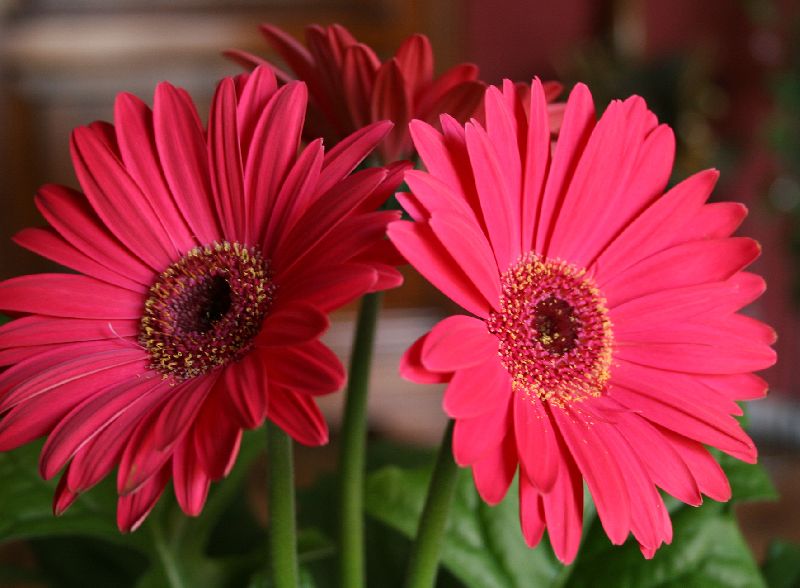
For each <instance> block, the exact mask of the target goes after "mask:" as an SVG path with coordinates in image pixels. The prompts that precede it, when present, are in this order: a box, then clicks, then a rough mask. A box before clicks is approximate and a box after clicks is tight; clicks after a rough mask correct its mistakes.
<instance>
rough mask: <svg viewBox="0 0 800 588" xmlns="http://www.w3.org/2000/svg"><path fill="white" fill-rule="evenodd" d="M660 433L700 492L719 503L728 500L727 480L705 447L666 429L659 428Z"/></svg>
mask: <svg viewBox="0 0 800 588" xmlns="http://www.w3.org/2000/svg"><path fill="white" fill-rule="evenodd" d="M660 431H661V433H662V434H663V435H664V437H666V438H667V439H668V440H669V442H670V444H671V445H672V448H673V449H675V450H676V451H677V452H678V454H680V456H681V459H682V460H683V461H684V463H685V464H686V466H687V467H688V468H689V470H690V471H691V472H692V476H694V479H695V481H696V483H697V487H698V488H699V489H700V492H702V493H703V494H705V495H706V496H708V497H709V498H712V499H714V500H717V501H719V502H727V501H728V500H730V498H731V485H730V483H729V482H728V478H727V477H726V476H725V472H723V471H722V468H721V467H720V465H719V464H718V463H717V461H716V460H715V459H714V457H713V456H712V455H711V454H710V453H709V452H708V451H707V450H706V449H705V447H703V446H702V445H701V444H700V443H697V442H696V441H692V440H691V439H687V438H686V437H684V436H683V435H679V434H678V433H675V432H673V431H670V430H668V429H663V428H660Z"/></svg>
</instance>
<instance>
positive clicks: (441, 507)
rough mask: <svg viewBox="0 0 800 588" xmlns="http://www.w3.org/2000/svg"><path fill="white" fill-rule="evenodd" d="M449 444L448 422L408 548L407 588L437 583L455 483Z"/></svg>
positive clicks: (454, 465) (449, 427) (455, 475)
mask: <svg viewBox="0 0 800 588" xmlns="http://www.w3.org/2000/svg"><path fill="white" fill-rule="evenodd" d="M452 443H453V421H452V420H451V421H450V422H449V423H448V424H447V429H446V430H445V433H444V438H443V439H442V445H441V446H440V447H439V454H438V456H437V457H436V465H435V466H434V469H433V475H432V476H431V481H430V485H429V486H428V497H427V498H426V500H425V508H424V509H423V510H422V516H421V517H420V520H419V526H418V527H417V538H416V539H415V540H414V545H412V547H411V559H410V560H409V564H408V575H407V576H406V588H430V587H431V586H433V583H434V582H435V581H436V572H437V570H438V568H439V554H440V552H441V547H442V538H443V537H444V531H445V529H446V527H447V518H448V515H449V514H450V504H451V503H452V502H453V495H454V494H455V489H456V481H457V480H458V466H457V465H456V463H455V461H453V451H452V448H451V446H452Z"/></svg>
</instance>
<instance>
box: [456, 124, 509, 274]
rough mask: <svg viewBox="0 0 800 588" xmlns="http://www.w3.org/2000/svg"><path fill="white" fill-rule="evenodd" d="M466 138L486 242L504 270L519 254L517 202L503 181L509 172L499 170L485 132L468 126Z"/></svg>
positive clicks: (496, 159) (498, 163) (499, 162)
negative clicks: (486, 232) (484, 225)
mask: <svg viewBox="0 0 800 588" xmlns="http://www.w3.org/2000/svg"><path fill="white" fill-rule="evenodd" d="M465 136H466V141H467V151H468V152H469V156H470V160H471V162H472V171H473V173H474V174H475V186H476V187H477V189H478V197H479V198H480V203H481V210H482V212H483V218H484V220H485V221H486V228H487V231H488V236H489V241H490V242H491V244H492V250H493V251H494V255H495V258H496V259H497V267H499V268H503V270H502V271H505V268H507V267H508V266H509V265H510V264H511V262H512V261H514V260H515V259H516V258H517V257H519V254H520V252H521V249H520V243H521V240H520V230H521V227H520V222H519V212H518V211H517V210H516V208H515V206H517V205H518V202H519V201H518V198H517V197H516V194H512V193H510V192H509V187H508V186H506V181H505V180H504V178H505V177H506V174H507V173H508V171H507V170H504V169H503V168H502V167H501V161H500V160H499V159H498V156H497V152H496V150H495V146H494V145H493V144H492V143H491V141H490V139H489V136H488V135H487V134H486V131H484V130H483V129H482V128H480V127H479V126H477V125H476V124H472V123H469V124H467V126H466V135H465Z"/></svg>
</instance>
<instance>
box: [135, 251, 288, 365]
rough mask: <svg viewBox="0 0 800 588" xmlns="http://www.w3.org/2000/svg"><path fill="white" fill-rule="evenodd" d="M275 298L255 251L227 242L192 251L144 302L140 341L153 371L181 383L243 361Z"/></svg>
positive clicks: (169, 270) (263, 263)
mask: <svg viewBox="0 0 800 588" xmlns="http://www.w3.org/2000/svg"><path fill="white" fill-rule="evenodd" d="M274 293H275V285H274V284H273V283H272V282H271V280H270V273H269V268H268V263H267V262H266V261H265V260H264V258H263V257H262V256H261V254H260V253H259V252H258V251H257V250H256V249H254V248H251V247H246V246H244V245H241V244H239V243H229V242H223V243H214V244H213V245H208V246H206V247H198V248H195V249H193V250H191V251H190V252H189V253H187V254H186V255H185V256H184V257H183V258H182V259H180V260H179V261H177V262H176V263H174V264H172V265H171V266H169V267H168V268H167V269H166V270H165V271H164V272H163V273H162V274H161V275H160V276H159V277H158V279H157V280H156V282H155V283H154V284H153V285H152V286H151V288H150V292H149V296H148V298H147V300H146V302H145V310H144V314H143V316H142V321H141V328H140V332H139V342H140V343H141V344H142V346H143V347H144V348H145V349H147V351H148V352H149V353H150V358H151V364H150V367H151V368H152V369H154V370H156V371H159V372H161V373H162V374H163V375H164V376H165V377H173V378H175V379H177V380H179V381H180V380H185V379H187V378H192V377H195V376H199V375H201V374H204V373H207V372H209V371H211V370H212V369H214V368H216V367H219V366H223V365H225V364H227V363H229V362H231V361H236V360H237V359H240V358H241V357H242V356H243V355H244V354H246V353H247V352H248V351H249V350H250V348H251V347H252V344H253V339H254V338H255V336H256V335H257V334H258V333H259V331H260V330H261V323H262V322H263V320H264V317H265V316H266V315H267V313H268V311H269V308H270V306H271V305H272V298H273V295H274Z"/></svg>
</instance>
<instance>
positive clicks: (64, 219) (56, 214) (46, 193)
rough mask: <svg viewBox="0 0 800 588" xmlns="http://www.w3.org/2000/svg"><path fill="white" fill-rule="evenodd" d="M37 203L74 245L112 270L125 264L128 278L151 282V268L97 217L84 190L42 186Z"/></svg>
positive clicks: (123, 266)
mask: <svg viewBox="0 0 800 588" xmlns="http://www.w3.org/2000/svg"><path fill="white" fill-rule="evenodd" d="M36 207H37V208H38V209H39V212H41V213H42V216H44V218H45V219H46V220H47V222H49V223H50V224H51V225H52V226H53V227H54V228H55V229H56V230H57V231H58V232H59V233H60V234H61V236H62V237H64V238H65V239H66V240H67V241H69V243H70V245H72V246H73V247H75V249H77V250H79V251H81V252H82V253H83V254H84V255H86V257H89V258H91V259H94V260H95V261H97V262H98V263H100V264H102V265H104V266H105V267H106V268H108V269H110V270H112V271H119V269H120V268H124V273H125V276H126V277H127V278H130V279H131V280H134V281H135V282H137V283H139V284H142V285H145V286H150V284H151V283H152V282H153V280H154V279H155V274H154V272H153V269H152V268H149V267H147V265H145V264H144V263H143V262H142V260H141V259H139V258H138V257H136V256H135V255H134V254H132V253H131V252H130V251H129V250H128V249H126V248H125V247H124V246H123V245H122V244H121V243H120V242H119V241H118V240H117V239H116V237H114V236H113V235H112V234H111V233H110V232H109V230H108V228H107V227H105V226H104V225H103V223H102V221H100V219H99V218H97V215H96V214H95V213H94V211H93V210H92V209H91V207H90V206H89V203H88V202H87V201H86V198H85V197H84V196H83V194H81V193H79V192H75V191H74V190H70V189H69V188H64V187H62V186H55V185H47V186H43V187H42V188H41V189H40V190H39V192H38V193H37V194H36Z"/></svg>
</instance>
